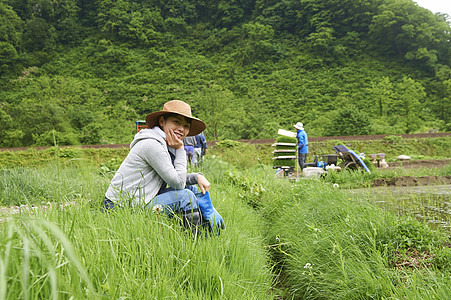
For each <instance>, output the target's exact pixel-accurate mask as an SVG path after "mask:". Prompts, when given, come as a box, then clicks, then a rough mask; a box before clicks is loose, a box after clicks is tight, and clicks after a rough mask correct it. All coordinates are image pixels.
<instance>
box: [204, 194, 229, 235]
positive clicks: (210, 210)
mask: <svg viewBox="0 0 451 300" xmlns="http://www.w3.org/2000/svg"><path fill="white" fill-rule="evenodd" d="M198 195H199V196H198V198H197V199H198V204H199V208H200V212H201V213H202V216H203V218H204V219H205V220H207V221H208V222H210V229H211V230H212V231H215V230H216V231H217V232H218V235H219V234H221V229H225V225H224V220H223V219H222V217H221V215H220V214H219V213H218V212H217V211H216V209H215V208H214V207H213V203H211V198H210V194H209V193H208V192H205V194H202V193H200V194H198Z"/></svg>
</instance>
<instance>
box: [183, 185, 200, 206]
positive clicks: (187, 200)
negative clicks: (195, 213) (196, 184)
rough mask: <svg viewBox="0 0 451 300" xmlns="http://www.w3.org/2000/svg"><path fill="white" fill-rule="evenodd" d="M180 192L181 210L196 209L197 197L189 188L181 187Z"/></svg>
mask: <svg viewBox="0 0 451 300" xmlns="http://www.w3.org/2000/svg"><path fill="white" fill-rule="evenodd" d="M179 192H180V193H179V194H180V206H181V209H182V210H185V211H186V210H190V209H196V208H198V207H199V205H198V203H197V197H196V195H195V194H194V192H193V191H192V190H190V189H183V190H181V191H179Z"/></svg>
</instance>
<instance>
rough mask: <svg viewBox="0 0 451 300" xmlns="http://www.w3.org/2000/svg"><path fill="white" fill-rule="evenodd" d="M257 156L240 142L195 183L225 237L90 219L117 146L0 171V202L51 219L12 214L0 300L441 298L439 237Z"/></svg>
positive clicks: (444, 252) (447, 268) (152, 219)
mask: <svg viewBox="0 0 451 300" xmlns="http://www.w3.org/2000/svg"><path fill="white" fill-rule="evenodd" d="M258 148H259V149H257V151H261V152H258V154H257V156H260V154H261V155H262V156H261V157H260V162H259V161H258V160H256V159H255V158H256V150H255V148H254V147H253V146H249V145H242V144H238V145H235V146H233V145H232V147H220V146H219V147H217V148H216V149H215V150H212V151H211V152H210V154H209V156H208V157H207V159H206V161H205V163H204V165H203V167H202V172H203V173H204V174H206V175H207V176H208V178H209V179H210V180H211V182H212V189H211V193H212V196H213V199H214V200H213V201H214V203H215V206H216V208H217V209H218V211H219V212H220V213H221V215H222V216H223V217H224V220H225V222H226V226H227V228H226V230H225V231H224V232H223V233H222V234H221V236H219V237H208V238H201V239H195V238H194V237H193V236H191V235H190V234H189V233H188V232H184V231H183V230H182V228H181V227H180V226H179V225H178V221H177V220H175V219H173V220H168V219H167V218H165V217H163V216H159V215H158V214H156V213H146V212H143V211H141V210H139V209H138V210H135V211H130V210H126V209H124V210H119V211H118V212H116V213H111V214H103V213H101V212H100V210H99V202H100V199H102V198H103V193H104V191H105V189H106V187H107V185H108V182H109V179H110V178H111V176H112V172H111V171H112V170H113V169H114V165H116V164H117V161H120V160H121V155H123V154H125V153H126V149H125V150H111V151H112V152H115V151H119V153H121V154H120V155H118V154H115V155H111V156H110V157H107V156H106V155H104V153H109V152H108V151H109V150H108V151H107V150H105V149H102V150H90V151H87V152H85V151H82V152H83V153H84V154H81V155H80V152H78V151H81V150H73V149H67V150H61V149H53V150H46V151H48V152H49V153H47V154H45V155H48V156H47V157H46V158H45V159H44V158H43V159H42V160H43V161H46V162H49V163H50V164H47V163H44V164H43V165H42V166H41V167H36V166H27V167H21V166H20V165H19V164H16V166H15V167H9V168H8V169H2V170H1V173H0V193H1V194H0V200H1V203H2V205H11V204H21V203H28V204H38V203H45V202H50V203H51V204H52V206H53V207H54V208H53V209H46V210H44V209H39V208H38V209H37V210H36V211H34V212H32V213H30V214H29V213H27V211H26V209H25V208H23V210H22V213H21V214H20V215H14V216H9V217H6V218H5V219H3V220H2V222H1V223H0V238H1V240H2V243H1V244H0V247H1V249H2V251H0V253H2V254H1V256H0V287H1V288H0V298H7V299H16V298H23V297H25V298H28V297H29V298H50V297H56V296H59V297H62V298H66V297H67V298H70V297H71V296H73V297H74V298H76V299H81V298H101V297H106V298H110V299H116V298H119V297H131V298H142V299H144V298H145V299H148V298H155V299H157V298H158V299H159V298H162V297H174V298H175V297H176V296H177V297H183V298H187V299H198V298H200V297H202V298H221V297H222V298H225V299H238V298H239V299H265V298H268V299H271V298H275V297H276V296H282V297H283V298H286V299H289V298H312V299H318V298H326V299H327V298H342V299H361V298H364V299H367V298H388V297H395V298H404V299H410V298H417V299H425V298H440V299H446V298H448V296H449V295H451V288H450V286H451V279H450V274H451V250H450V248H449V244H450V236H449V233H445V232H442V231H434V230H431V229H430V228H429V227H428V226H427V225H426V224H424V223H421V222H417V221H415V220H412V219H410V218H407V217H402V218H398V217H396V216H395V215H394V214H392V213H389V212H385V211H382V210H380V209H377V208H375V207H373V206H372V205H371V204H370V203H369V201H368V199H365V198H362V196H361V195H360V196H357V195H356V194H351V193H349V191H347V190H344V189H340V188H336V187H334V186H333V185H332V184H331V183H330V182H325V181H322V180H308V181H299V182H290V181H287V180H275V179H274V176H273V174H274V171H273V169H272V168H271V167H270V166H268V165H267V164H266V163H265V162H266V156H265V155H266V154H267V151H268V150H270V149H265V148H264V147H263V148H261V147H258ZM51 151H53V152H51ZM97 151H98V152H97ZM120 151H122V152H120ZM31 152H32V151H31ZM378 152H380V151H378ZM44 153H45V152H44ZM116 153H117V152H116ZM237 153H239V155H237ZM326 153H327V152H326ZM407 154H410V155H412V153H407ZM8 155H9V154H8ZM13 155H14V154H13ZM27 155H29V156H30V161H34V160H36V159H37V157H40V154H38V153H32V154H29V153H28V154H27ZM213 155H215V156H213ZM441 155H442V154H439V153H438V154H437V156H441ZM55 156H56V158H55ZM269 159H270V158H269ZM358 174H360V175H362V174H361V173H360V172H356V175H355V176H359V175H358ZM66 202H69V203H71V204H70V205H68V206H62V207H60V206H59V205H60V204H62V203H66Z"/></svg>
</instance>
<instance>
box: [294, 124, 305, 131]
mask: <svg viewBox="0 0 451 300" xmlns="http://www.w3.org/2000/svg"><path fill="white" fill-rule="evenodd" d="M294 128H296V129H297V130H304V124H302V123H301V122H297V123H296V125H294Z"/></svg>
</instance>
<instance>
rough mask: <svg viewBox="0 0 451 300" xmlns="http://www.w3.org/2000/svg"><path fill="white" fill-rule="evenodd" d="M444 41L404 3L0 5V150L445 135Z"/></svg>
mask: <svg viewBox="0 0 451 300" xmlns="http://www.w3.org/2000/svg"><path fill="white" fill-rule="evenodd" d="M450 41H451V27H450V18H449V16H447V15H440V14H436V15H434V14H433V13H432V12H430V11H428V10H426V9H424V8H421V7H419V6H417V5H416V4H415V2H414V1H412V0H341V1H337V0H335V1H334V0H297V1H294V0H282V1H280V0H279V1H274V0H257V1H251V0H235V1H231V0H220V1H218V0H212V1H201V0H197V1H194V0H184V1H175V0H170V1H156V0H143V1H131V0H118V1H110V0H97V1H86V0H76V1H69V0H0V65H1V68H0V86H1V88H0V147H16V146H32V145H53V144H55V143H57V144H59V145H64V144H99V143H101V144H104V143H127V142H129V141H130V140H131V138H132V136H133V134H134V123H135V121H136V120H139V119H143V118H144V117H145V115H146V114H147V113H149V112H151V111H154V110H158V109H160V108H161V107H162V104H163V103H164V102H166V101H167V100H170V99H181V100H185V101H187V102H189V103H190V104H191V105H192V107H193V112H194V114H195V115H196V116H198V117H200V118H202V119H203V120H205V121H206V123H207V126H208V127H207V131H206V135H207V139H215V140H216V139H254V138H274V137H275V135H276V132H277V129H278V128H285V129H293V128H292V127H291V125H292V124H294V123H296V122H298V121H302V122H303V123H304V125H305V128H306V130H307V132H308V133H309V135H310V136H334V135H361V134H397V133H416V132H426V131H429V130H438V131H451V121H450V107H451V45H450V43H451V42H450Z"/></svg>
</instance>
